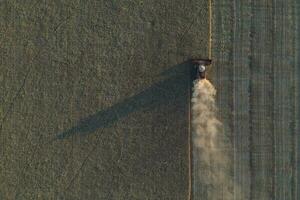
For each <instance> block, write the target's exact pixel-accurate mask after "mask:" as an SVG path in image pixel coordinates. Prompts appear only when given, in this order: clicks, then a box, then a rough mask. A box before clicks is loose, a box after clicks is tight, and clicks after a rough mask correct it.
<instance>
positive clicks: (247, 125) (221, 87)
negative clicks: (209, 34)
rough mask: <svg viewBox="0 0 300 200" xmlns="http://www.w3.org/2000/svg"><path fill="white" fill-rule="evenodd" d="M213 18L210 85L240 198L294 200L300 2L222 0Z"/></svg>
mask: <svg viewBox="0 0 300 200" xmlns="http://www.w3.org/2000/svg"><path fill="white" fill-rule="evenodd" d="M213 11H214V15H213V16H214V19H213V39H214V40H213V59H214V68H213V73H212V78H213V82H214V83H215V84H216V87H217V89H218V105H219V108H220V116H221V119H222V120H223V121H224V124H225V131H226V133H227V134H228V136H229V137H230V138H232V144H233V146H234V152H233V155H232V160H233V161H234V172H233V174H232V176H234V180H235V183H236V184H237V185H238V186H240V187H241V189H242V195H243V196H244V197H243V198H242V199H252V200H283V199H286V200H296V199H300V193H299V191H300V183H299V180H300V176H299V170H300V165H299V163H300V162H299V160H300V157H299V147H300V143H299V142H300V138H299V137H300V136H299V133H300V130H299V125H300V116H299V114H300V113H299V109H300V107H299V102H300V96H299V92H300V81H299V80H300V71H299V70H300V63H299V46H300V44H299V34H300V32H299V15H300V5H299V1H296V0H287V1H282V0H273V1H270V0H262V1H248V0H246V1H239V0H233V1H227V0H222V1H215V2H214V6H213ZM235 196H236V199H241V196H238V195H237V194H236V195H235Z"/></svg>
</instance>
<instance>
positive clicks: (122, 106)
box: [56, 62, 191, 139]
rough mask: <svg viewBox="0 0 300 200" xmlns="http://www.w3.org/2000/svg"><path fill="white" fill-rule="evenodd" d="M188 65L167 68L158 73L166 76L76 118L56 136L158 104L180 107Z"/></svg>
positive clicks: (184, 99)
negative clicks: (132, 93) (90, 113)
mask: <svg viewBox="0 0 300 200" xmlns="http://www.w3.org/2000/svg"><path fill="white" fill-rule="evenodd" d="M190 69H191V64H190V63H189V62H184V63H181V64H178V65H176V66H173V67H171V68H169V69H168V70H166V71H164V72H163V73H162V74H161V75H162V76H166V78H165V79H164V80H163V81H160V82H157V83H155V84H153V85H152V86H151V87H149V88H147V89H145V90H143V91H142V92H140V93H138V94H136V95H135V96H132V97H129V98H127V99H125V100H124V101H122V102H120V103H117V104H115V105H113V106H111V107H110V108H107V109H105V110H102V111H99V112H97V113H95V114H93V115H91V116H89V117H87V118H85V119H83V120H81V121H79V122H78V123H77V125H76V126H74V127H72V128H70V129H68V130H66V131H64V132H61V133H59V134H58V135H57V136H56V139H66V138H68V137H70V136H73V135H86V134H90V133H93V132H95V131H96V130H98V129H100V128H106V127H110V126H111V125H113V124H114V123H115V122H117V121H118V120H120V119H122V118H124V117H126V116H127V115H128V114H130V113H133V112H135V111H145V110H151V109H153V108H155V107H156V106H159V105H162V104H163V105H172V106H176V105H177V106H178V109H179V110H180V109H182V106H180V105H183V104H184V105H186V104H187V102H188V90H189V82H190V80H191V76H190V72H191V71H190ZM183 107H184V106H183ZM184 109H185V108H184ZM182 112H183V113H184V112H185V111H182Z"/></svg>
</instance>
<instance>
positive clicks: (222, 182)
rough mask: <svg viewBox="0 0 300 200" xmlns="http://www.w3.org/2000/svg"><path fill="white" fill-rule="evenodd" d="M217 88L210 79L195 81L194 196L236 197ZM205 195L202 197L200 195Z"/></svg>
mask: <svg viewBox="0 0 300 200" xmlns="http://www.w3.org/2000/svg"><path fill="white" fill-rule="evenodd" d="M215 97H216V89H215V88H214V86H213V85H212V84H211V83H210V82H209V81H208V80H207V79H197V80H195V81H194V87H193V96H192V100H191V101H192V138H193V139H192V140H193V149H194V150H193V160H194V165H193V168H194V169H193V174H194V175H193V176H194V184H193V185H194V190H197V191H194V194H195V193H196V194H197V195H194V197H195V198H194V199H198V198H199V199H201V200H233V199H234V194H233V185H234V184H233V177H232V176H230V173H231V169H232V167H233V166H232V163H231V161H230V159H229V153H230V151H231V147H230V144H229V142H228V141H227V142H226V137H225V135H224V131H223V125H222V123H221V122H220V121H219V120H218V118H217V107H216V103H215ZM200 196H201V197H200Z"/></svg>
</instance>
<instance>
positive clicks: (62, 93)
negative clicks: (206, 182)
mask: <svg viewBox="0 0 300 200" xmlns="http://www.w3.org/2000/svg"><path fill="white" fill-rule="evenodd" d="M207 10H208V9H207V2H206V1H198V0H192V1H181V0H172V1H167V0H166V1H142V0H132V1H111V0H108V1H95V0H86V1H79V0H70V1H62V0H52V1H46V0H44V1H38V0H32V1H29V0H24V1H19V0H6V1H5V0H4V1H1V2H0V26H1V27H0V57H1V58H0V87H1V89H0V117H1V121H0V123H1V124H0V199H1V200H2V199H4V200H6V199H22V200H24V199H72V200H73V199H84V200H85V199H103V200H109V199H124V200H129V199H130V200H134V199H143V200H144V199H153V200H154V199H155V200H157V199H163V200H167V199H170V200H175V199H179V200H182V199H187V196H188V181H189V180H188V179H189V177H188V139H187V138H188V137H187V136H188V124H189V121H188V115H189V111H188V110H189V107H188V104H189V85H188V82H189V73H188V70H187V68H188V66H187V65H185V64H181V63H183V62H184V61H185V60H187V59H188V58H190V57H191V56H197V57H198V56H199V57H206V56H207V35H208V32H207V27H208V19H207V18H208V15H207ZM180 64H181V65H180Z"/></svg>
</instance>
